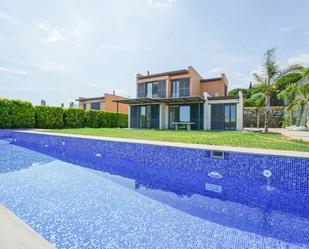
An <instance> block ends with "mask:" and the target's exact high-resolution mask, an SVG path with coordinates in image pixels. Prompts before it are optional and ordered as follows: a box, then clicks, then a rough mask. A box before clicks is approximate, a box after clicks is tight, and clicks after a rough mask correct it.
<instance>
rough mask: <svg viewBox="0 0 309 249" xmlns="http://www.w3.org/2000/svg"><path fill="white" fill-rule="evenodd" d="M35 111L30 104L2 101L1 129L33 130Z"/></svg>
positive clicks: (0, 100)
mask: <svg viewBox="0 0 309 249" xmlns="http://www.w3.org/2000/svg"><path fill="white" fill-rule="evenodd" d="M34 125H35V109H34V107H33V105H32V104H31V103H30V102H27V101H22V100H8V99H0V128H32V127H34Z"/></svg>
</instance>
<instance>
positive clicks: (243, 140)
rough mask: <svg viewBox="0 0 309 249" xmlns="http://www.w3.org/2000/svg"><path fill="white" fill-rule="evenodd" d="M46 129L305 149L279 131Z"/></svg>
mask: <svg viewBox="0 0 309 249" xmlns="http://www.w3.org/2000/svg"><path fill="white" fill-rule="evenodd" d="M47 131H49V132H56V133H65V134H79V135H92V136H103V137H117V138H134V139H142V140H157V141H168V142H183V143H193V144H213V145H227V146H236V147H250V148H262V149H276V150H292V151H307V152H309V143H307V142H303V141H301V140H291V139H288V138H286V137H284V136H282V135H281V134H261V133H254V132H212V131H190V132H188V131H172V130H170V131H159V130H134V129H116V128H115V129H113V128H98V129H94V128H81V129H62V130H47Z"/></svg>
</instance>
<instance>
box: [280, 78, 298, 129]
mask: <svg viewBox="0 0 309 249" xmlns="http://www.w3.org/2000/svg"><path fill="white" fill-rule="evenodd" d="M296 94H297V85H296V83H293V84H290V85H289V86H288V87H287V88H286V89H285V90H283V91H282V92H281V93H280V94H279V95H278V96H279V98H280V99H283V100H284V104H285V106H286V107H285V110H286V111H287V113H288V124H289V126H291V125H293V124H294V116H293V112H294V110H295V109H296V108H297V103H296V101H295V99H296Z"/></svg>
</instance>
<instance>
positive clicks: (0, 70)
mask: <svg viewBox="0 0 309 249" xmlns="http://www.w3.org/2000/svg"><path fill="white" fill-rule="evenodd" d="M0 72H4V73H11V74H23V75H25V74H28V72H26V71H20V70H15V69H12V68H8V67H0Z"/></svg>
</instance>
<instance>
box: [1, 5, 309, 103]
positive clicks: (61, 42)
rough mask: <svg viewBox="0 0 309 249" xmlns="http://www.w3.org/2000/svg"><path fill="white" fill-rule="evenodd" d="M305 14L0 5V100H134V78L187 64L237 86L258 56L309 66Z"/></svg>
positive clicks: (232, 8)
mask: <svg viewBox="0 0 309 249" xmlns="http://www.w3.org/2000/svg"><path fill="white" fill-rule="evenodd" d="M296 2H297V3H296ZM308 13H309V0H298V1H292V0H281V1H277V0H255V1H253V0H250V1H248V0H234V1H228V0H225V1H223V0H218V1H214V0H212V1H209V0H114V1H112V0H108V1H107V0H92V1H86V0H61V1H60V0H41V1H37V0H27V1H24V0H15V1H9V0H3V1H1V2H0V96H2V97H7V98H20V99H25V100H29V101H31V102H33V103H34V104H39V103H40V100H41V99H45V100H46V101H47V104H49V105H60V104H61V103H65V105H66V106H67V105H68V103H69V102H70V101H72V100H74V99H76V98H77V97H79V96H84V97H93V96H101V95H103V93H105V92H112V91H113V90H115V91H116V93H117V94H120V95H124V96H128V97H135V77H136V73H142V74H145V73H146V72H147V70H149V71H150V72H151V73H157V72H162V71H168V70H176V69H182V68H186V67H187V66H189V65H192V66H193V67H195V68H196V69H197V70H198V71H199V72H200V74H202V76H204V77H206V78H207V77H216V76H219V75H220V74H221V73H223V72H224V73H225V74H226V75H227V77H228V79H229V82H230V85H229V88H230V89H232V88H235V87H246V86H248V84H249V81H250V79H251V73H252V72H254V71H256V70H258V68H259V65H260V64H261V59H262V55H263V53H264V52H265V50H266V49H269V48H272V47H277V60H278V62H279V63H280V64H281V65H282V66H286V65H287V64H293V63H301V64H305V65H309V17H308Z"/></svg>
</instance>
